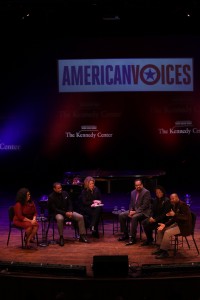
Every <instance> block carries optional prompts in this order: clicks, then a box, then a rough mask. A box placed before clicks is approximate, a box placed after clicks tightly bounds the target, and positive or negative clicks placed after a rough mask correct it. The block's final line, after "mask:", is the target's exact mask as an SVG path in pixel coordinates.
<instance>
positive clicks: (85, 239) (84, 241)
mask: <svg viewBox="0 0 200 300" xmlns="http://www.w3.org/2000/svg"><path fill="white" fill-rule="evenodd" d="M79 242H82V243H88V240H87V238H86V236H85V235H84V234H81V235H80V238H79Z"/></svg>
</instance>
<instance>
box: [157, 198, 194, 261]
mask: <svg viewBox="0 0 200 300" xmlns="http://www.w3.org/2000/svg"><path fill="white" fill-rule="evenodd" d="M170 202H171V204H172V209H171V211H170V212H168V213H167V214H166V216H168V217H171V219H170V220H169V221H168V222H167V223H165V224H163V223H158V225H159V227H158V229H157V240H156V244H157V245H159V249H158V250H157V251H155V252H153V253H152V254H155V255H156V258H158V259H160V258H166V257H168V256H169V253H168V249H170V242H171V239H170V238H171V236H173V235H176V234H180V233H181V234H182V235H189V234H191V230H192V216H191V211H190V208H189V206H188V205H187V204H186V203H185V202H183V201H181V200H180V199H179V197H178V195H177V194H176V193H173V194H171V195H170Z"/></svg>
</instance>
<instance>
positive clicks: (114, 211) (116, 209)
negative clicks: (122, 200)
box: [112, 206, 118, 214]
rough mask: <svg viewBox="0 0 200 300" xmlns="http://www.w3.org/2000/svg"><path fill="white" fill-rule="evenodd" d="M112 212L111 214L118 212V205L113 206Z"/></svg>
mask: <svg viewBox="0 0 200 300" xmlns="http://www.w3.org/2000/svg"><path fill="white" fill-rule="evenodd" d="M112 213H113V214H118V207H117V206H114V208H113V211H112Z"/></svg>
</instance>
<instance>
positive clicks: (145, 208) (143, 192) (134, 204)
mask: <svg viewBox="0 0 200 300" xmlns="http://www.w3.org/2000/svg"><path fill="white" fill-rule="evenodd" d="M150 212H151V194H150V192H149V190H147V189H146V188H144V186H143V183H142V180H141V179H136V180H135V189H134V190H133V191H132V192H131V199H130V204H129V210H128V211H125V212H121V213H120V214H119V223H120V230H121V232H123V235H122V236H121V237H120V238H119V239H118V241H125V240H127V239H129V242H128V243H127V244H126V246H129V245H133V244H135V243H136V234H137V226H138V222H139V221H142V220H144V219H146V218H148V217H149V216H150ZM127 220H128V221H129V222H130V232H129V233H128V226H127Z"/></svg>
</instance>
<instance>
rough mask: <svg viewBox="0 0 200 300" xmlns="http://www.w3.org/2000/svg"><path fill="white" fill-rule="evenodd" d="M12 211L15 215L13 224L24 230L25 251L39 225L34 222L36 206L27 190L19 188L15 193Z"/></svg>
mask: <svg viewBox="0 0 200 300" xmlns="http://www.w3.org/2000/svg"><path fill="white" fill-rule="evenodd" d="M14 211H15V215H14V218H13V223H14V224H15V225H16V226H18V227H21V228H24V229H25V232H26V236H25V237H26V240H25V247H26V249H30V248H31V246H30V243H31V241H33V240H34V238H35V235H36V233H37V231H38V228H39V224H38V222H37V220H36V216H37V210H36V206H35V203H34V202H33V201H32V200H31V194H30V191H29V190H28V189H27V188H21V189H20V190H19V191H18V192H17V195H16V203H15V205H14Z"/></svg>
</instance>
